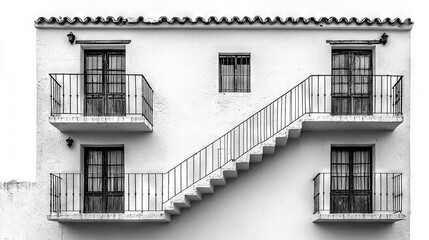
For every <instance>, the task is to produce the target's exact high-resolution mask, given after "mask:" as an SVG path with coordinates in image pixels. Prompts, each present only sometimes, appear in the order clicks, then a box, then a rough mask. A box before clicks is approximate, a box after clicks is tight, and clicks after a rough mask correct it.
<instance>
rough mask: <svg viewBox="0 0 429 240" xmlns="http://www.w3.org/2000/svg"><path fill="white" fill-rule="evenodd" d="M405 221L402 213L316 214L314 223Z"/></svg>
mask: <svg viewBox="0 0 429 240" xmlns="http://www.w3.org/2000/svg"><path fill="white" fill-rule="evenodd" d="M404 219H405V215H404V214H402V213H316V214H313V222H314V223H323V222H381V223H382V222H384V223H394V222H397V221H401V220H404Z"/></svg>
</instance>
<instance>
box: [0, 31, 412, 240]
mask: <svg viewBox="0 0 429 240" xmlns="http://www.w3.org/2000/svg"><path fill="white" fill-rule="evenodd" d="M70 30H71V31H73V33H74V34H75V35H76V37H77V39H80V40H94V39H97V40H101V39H106V40H112V39H130V40H132V42H131V43H130V44H129V45H126V60H127V73H143V74H144V75H145V76H146V78H147V80H148V81H149V83H150V84H151V86H152V87H153V89H154V91H155V95H154V116H155V119H154V131H153V132H151V133H150V132H149V133H61V132H59V131H58V130H57V129H56V128H54V127H53V126H52V125H51V124H50V123H49V121H48V117H49V110H50V98H49V76H48V73H55V72H71V73H80V72H81V57H82V49H81V48H80V46H79V45H70V44H69V43H68V41H67V37H66V34H67V33H68V32H69V31H70ZM383 32H386V33H387V34H388V35H389V36H390V37H389V42H388V44H387V45H386V46H382V45H377V46H376V47H375V52H374V54H375V67H374V69H375V72H374V73H375V74H399V75H404V83H405V84H404V122H403V123H402V124H401V125H399V127H398V128H397V129H396V130H394V131H393V132H382V131H372V132H353V131H331V132H327V131H326V132H304V133H303V134H302V137H301V139H300V140H295V141H291V142H289V143H288V146H287V147H286V148H283V149H281V150H280V151H278V152H276V154H275V155H274V156H273V157H264V162H263V163H262V164H257V165H254V166H252V167H251V169H250V171H247V172H240V175H239V178H238V179H237V180H230V181H228V184H227V185H226V186H225V187H221V188H217V189H216V190H217V191H216V193H215V194H214V195H212V196H205V197H204V198H203V201H201V202H197V203H194V204H193V205H192V207H191V208H190V209H189V210H183V212H182V214H181V215H179V216H178V217H174V218H173V220H172V222H171V223H169V224H147V223H145V224H143V223H142V224H129V223H127V224H106V223H98V224H58V223H55V222H49V221H47V220H46V218H45V215H47V214H48V213H49V173H50V172H80V169H81V163H82V159H81V157H80V151H81V149H80V146H81V145H85V144H101V145H103V144H104V145H110V144H124V146H125V171H126V172H165V171H167V170H169V169H170V168H171V167H173V166H174V165H175V164H177V163H179V162H180V161H182V160H184V159H186V158H187V157H189V156H190V155H191V154H193V153H194V152H196V151H197V150H199V149H200V148H202V147H204V146H205V145H207V144H208V143H210V142H211V141H213V140H214V139H216V138H217V137H219V136H221V135H222V134H223V133H225V132H226V131H228V130H229V129H231V128H232V127H234V126H235V125H237V124H238V123H240V122H241V121H242V120H244V119H245V118H246V117H248V116H250V115H251V114H253V113H254V112H256V111H257V110H259V109H260V108H262V107H263V106H264V105H266V104H267V103H269V102H270V101H272V100H274V99H275V98H277V97H278V96H280V95H281V94H283V93H285V92H286V91H287V90H289V89H290V88H292V87H293V86H295V85H296V84H297V83H299V82H300V81H302V80H304V79H305V78H306V77H307V76H308V75H310V74H329V73H330V65H331V46H330V45H329V44H327V43H326V40H327V39H365V40H366V39H378V38H379V37H380V36H381V34H382V33H383ZM219 52H250V53H251V69H252V73H251V85H252V89H251V93H219V92H218V53H219ZM37 81H38V95H37V121H38V123H37V126H38V128H37V138H38V140H37V153H38V154H37V185H36V186H38V187H37V188H36V189H31V190H30V191H33V192H34V198H33V199H34V201H36V202H37V203H36V206H38V208H37V214H36V215H37V218H40V219H41V220H40V221H38V223H37V224H36V225H32V226H33V227H34V231H33V232H31V233H28V234H27V233H23V232H19V233H17V232H14V231H12V230H6V231H2V234H4V236H0V238H3V239H408V238H409V216H410V215H409V148H410V147H409V126H410V125H409V103H410V102H409V99H410V98H409V96H410V95H409V94H410V92H409V89H410V88H409V85H410V32H408V31H385V30H380V31H378V30H366V31H365V30H291V29H289V30H279V29H277V30H275V29H271V30H267V29H265V30H261V29H259V30H257V29H253V30H243V29H241V30H228V29H224V30H221V29H217V30H214V29H210V30H207V29H206V30H204V29H200V30H196V29H187V30H186V29H173V30H172V29H170V30H167V29H164V30H161V29H126V28H124V29H109V30H108V29H88V30H84V29H68V28H64V29H38V30H37ZM69 136H71V137H72V138H73V139H74V140H75V142H74V146H73V148H71V149H69V148H68V147H67V146H66V142H65V139H66V138H67V137H69ZM331 144H375V148H374V149H375V160H374V164H375V166H374V170H375V171H377V172H402V173H404V178H403V187H404V190H405V192H404V193H405V196H404V204H403V210H404V211H403V213H404V214H405V215H406V216H407V217H406V219H405V220H404V221H400V222H397V223H394V224H380V223H377V224H375V223H372V224H362V223H341V224H338V223H337V224H334V223H324V224H314V223H312V221H311V220H312V212H313V201H312V196H313V183H312V178H313V177H314V176H315V175H316V174H317V173H319V172H327V171H329V164H330V157H329V156H330V145H331ZM4 194H5V191H4V190H3V189H0V196H3V195H4ZM6 206H7V205H6ZM21 211H23V212H22V214H24V213H25V212H26V211H24V209H19V210H17V212H16V213H17V214H14V218H15V217H17V218H20V217H22V216H23V215H22V214H21ZM0 218H2V219H0V220H2V221H4V220H5V217H4V216H1V217H0ZM22 221H23V225H25V223H26V222H27V221H33V219H28V218H25V217H22ZM59 236H62V238H59Z"/></svg>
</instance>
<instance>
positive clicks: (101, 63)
mask: <svg viewBox="0 0 429 240" xmlns="http://www.w3.org/2000/svg"><path fill="white" fill-rule="evenodd" d="M84 70H85V72H84V74H85V115H87V116H124V115H125V110H126V109H125V87H126V86H125V85H126V84H125V81H126V80H125V75H124V74H125V51H124V50H85V69H84Z"/></svg>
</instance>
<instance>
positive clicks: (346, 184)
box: [330, 147, 373, 213]
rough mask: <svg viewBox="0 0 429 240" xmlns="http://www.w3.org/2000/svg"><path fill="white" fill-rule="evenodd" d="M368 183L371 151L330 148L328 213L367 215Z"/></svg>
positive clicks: (370, 170) (369, 189)
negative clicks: (329, 210) (329, 211)
mask: <svg viewBox="0 0 429 240" xmlns="http://www.w3.org/2000/svg"><path fill="white" fill-rule="evenodd" d="M372 181H373V174H372V150H371V148H367V147H347V148H346V147H335V148H332V152H331V196H330V197H331V201H330V205H331V206H330V209H331V213H371V212H372Z"/></svg>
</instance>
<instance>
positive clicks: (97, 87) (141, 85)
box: [49, 73, 153, 124]
mask: <svg viewBox="0 0 429 240" xmlns="http://www.w3.org/2000/svg"><path fill="white" fill-rule="evenodd" d="M49 76H50V79H51V86H50V88H51V89H50V98H51V115H52V116H61V115H64V114H66V115H81V116H127V115H134V116H135V115H142V116H144V117H145V118H146V119H147V121H148V122H149V123H150V124H153V90H152V88H151V86H150V85H149V83H148V82H147V80H146V78H145V77H144V76H143V75H142V74H74V73H52V74H49Z"/></svg>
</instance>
